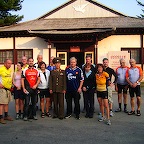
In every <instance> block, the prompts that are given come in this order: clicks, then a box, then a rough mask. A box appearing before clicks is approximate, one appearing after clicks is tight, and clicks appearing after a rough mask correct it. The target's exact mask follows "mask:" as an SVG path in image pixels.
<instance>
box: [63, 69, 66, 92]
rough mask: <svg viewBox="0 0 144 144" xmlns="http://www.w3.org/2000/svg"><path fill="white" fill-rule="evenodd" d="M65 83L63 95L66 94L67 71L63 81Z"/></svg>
mask: <svg viewBox="0 0 144 144" xmlns="http://www.w3.org/2000/svg"><path fill="white" fill-rule="evenodd" d="M63 82H64V84H63V85H64V90H63V93H66V74H65V71H64V80H63Z"/></svg>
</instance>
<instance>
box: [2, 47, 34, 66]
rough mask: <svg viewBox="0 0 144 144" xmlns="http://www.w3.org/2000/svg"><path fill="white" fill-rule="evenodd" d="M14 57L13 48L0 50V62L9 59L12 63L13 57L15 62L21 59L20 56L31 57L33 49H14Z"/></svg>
mask: <svg viewBox="0 0 144 144" xmlns="http://www.w3.org/2000/svg"><path fill="white" fill-rule="evenodd" d="M15 51H16V57H15V58H14V50H13V49H11V50H0V64H3V63H4V61H5V59H7V58H8V59H10V60H11V61H12V63H14V59H15V62H16V63H15V64H17V62H19V61H21V59H22V56H26V57H27V58H29V57H33V50H32V49H29V50H18V49H16V50H15Z"/></svg>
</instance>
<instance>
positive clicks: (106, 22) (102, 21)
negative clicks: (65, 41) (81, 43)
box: [0, 16, 144, 32]
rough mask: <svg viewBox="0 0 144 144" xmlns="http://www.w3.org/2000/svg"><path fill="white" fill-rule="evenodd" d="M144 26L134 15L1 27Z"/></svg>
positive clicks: (56, 28) (55, 28)
mask: <svg viewBox="0 0 144 144" xmlns="http://www.w3.org/2000/svg"><path fill="white" fill-rule="evenodd" d="M98 28H100V29H108V28H144V19H139V18H132V17H124V16H120V17H106V18H104V17H102V18H101V17H99V18H74V19H73V18H72V19H39V20H32V21H28V22H24V23H19V24H15V25H11V26H6V27H1V28H0V32H4V31H7V32H8V31H28V30H37V31H39V30H40V31H41V30H43V31H45V30H69V29H71V30H72V29H98Z"/></svg>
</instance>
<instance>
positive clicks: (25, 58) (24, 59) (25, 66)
mask: <svg viewBox="0 0 144 144" xmlns="http://www.w3.org/2000/svg"><path fill="white" fill-rule="evenodd" d="M21 62H22V63H23V67H22V70H24V69H25V68H28V66H29V65H28V64H27V57H26V56H23V57H22V60H21Z"/></svg>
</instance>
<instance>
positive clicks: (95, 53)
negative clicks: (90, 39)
mask: <svg viewBox="0 0 144 144" xmlns="http://www.w3.org/2000/svg"><path fill="white" fill-rule="evenodd" d="M97 49H98V38H96V42H95V45H94V62H95V64H97V62H98V54H97Z"/></svg>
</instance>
